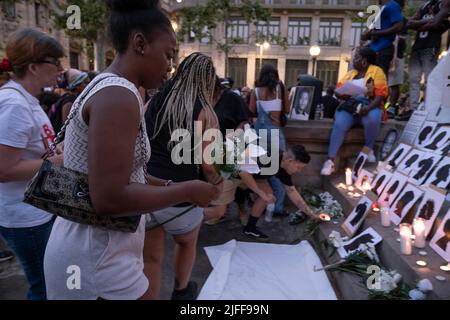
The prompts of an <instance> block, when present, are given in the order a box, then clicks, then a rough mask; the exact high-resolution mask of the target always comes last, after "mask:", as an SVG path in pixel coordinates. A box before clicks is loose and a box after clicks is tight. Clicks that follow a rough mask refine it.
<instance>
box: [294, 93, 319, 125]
mask: <svg viewBox="0 0 450 320" xmlns="http://www.w3.org/2000/svg"><path fill="white" fill-rule="evenodd" d="M314 89H315V88H314V87H305V86H298V87H293V88H292V89H291V90H295V91H294V93H292V96H293V97H294V98H293V100H292V102H291V111H290V113H289V119H290V120H309V115H310V114H311V105H312V102H313V99H314Z"/></svg>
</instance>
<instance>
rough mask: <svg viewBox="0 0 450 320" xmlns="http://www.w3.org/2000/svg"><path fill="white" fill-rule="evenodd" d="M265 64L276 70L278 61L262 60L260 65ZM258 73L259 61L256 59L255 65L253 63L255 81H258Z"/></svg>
mask: <svg viewBox="0 0 450 320" xmlns="http://www.w3.org/2000/svg"><path fill="white" fill-rule="evenodd" d="M265 64H271V65H273V66H274V67H275V68H277V69H278V60H277V59H262V65H265ZM259 71H260V66H259V59H256V63H255V80H258V78H259Z"/></svg>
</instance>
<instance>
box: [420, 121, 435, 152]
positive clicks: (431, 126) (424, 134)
mask: <svg viewBox="0 0 450 320" xmlns="http://www.w3.org/2000/svg"><path fill="white" fill-rule="evenodd" d="M437 126H438V123H437V122H434V121H425V123H424V125H423V127H422V129H420V131H419V134H418V135H417V137H416V141H415V142H414V145H415V146H416V147H418V148H424V147H425V146H424V143H425V142H427V141H428V140H429V139H430V138H431V136H432V135H433V133H434V131H435V130H436V127H437Z"/></svg>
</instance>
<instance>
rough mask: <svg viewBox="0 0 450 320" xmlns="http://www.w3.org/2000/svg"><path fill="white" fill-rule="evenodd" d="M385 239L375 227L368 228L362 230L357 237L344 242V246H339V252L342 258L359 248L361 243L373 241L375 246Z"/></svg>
mask: <svg viewBox="0 0 450 320" xmlns="http://www.w3.org/2000/svg"><path fill="white" fill-rule="evenodd" d="M381 241H383V238H382V237H381V236H380V235H379V234H378V232H376V231H375V230H374V229H373V228H368V229H366V230H364V231H363V232H361V234H360V235H358V236H357V237H355V238H353V239H351V240H349V241H347V242H344V245H343V246H342V247H339V248H338V253H339V255H340V256H341V258H345V257H347V256H348V255H349V254H350V253H352V252H353V251H356V250H358V248H359V246H360V245H361V244H367V243H372V244H373V245H374V246H376V245H377V244H379V243H380V242H381Z"/></svg>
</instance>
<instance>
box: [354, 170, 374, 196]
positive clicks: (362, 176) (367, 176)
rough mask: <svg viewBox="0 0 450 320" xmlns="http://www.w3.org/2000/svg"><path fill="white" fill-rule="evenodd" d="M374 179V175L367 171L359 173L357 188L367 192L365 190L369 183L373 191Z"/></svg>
mask: <svg viewBox="0 0 450 320" xmlns="http://www.w3.org/2000/svg"><path fill="white" fill-rule="evenodd" d="M373 178H374V174H373V173H372V172H370V171H368V170H366V169H362V170H361V171H360V172H359V176H358V179H357V180H356V182H355V187H356V188H358V189H359V190H361V191H366V190H365V189H364V184H365V183H368V184H369V185H370V189H372V181H373Z"/></svg>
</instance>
